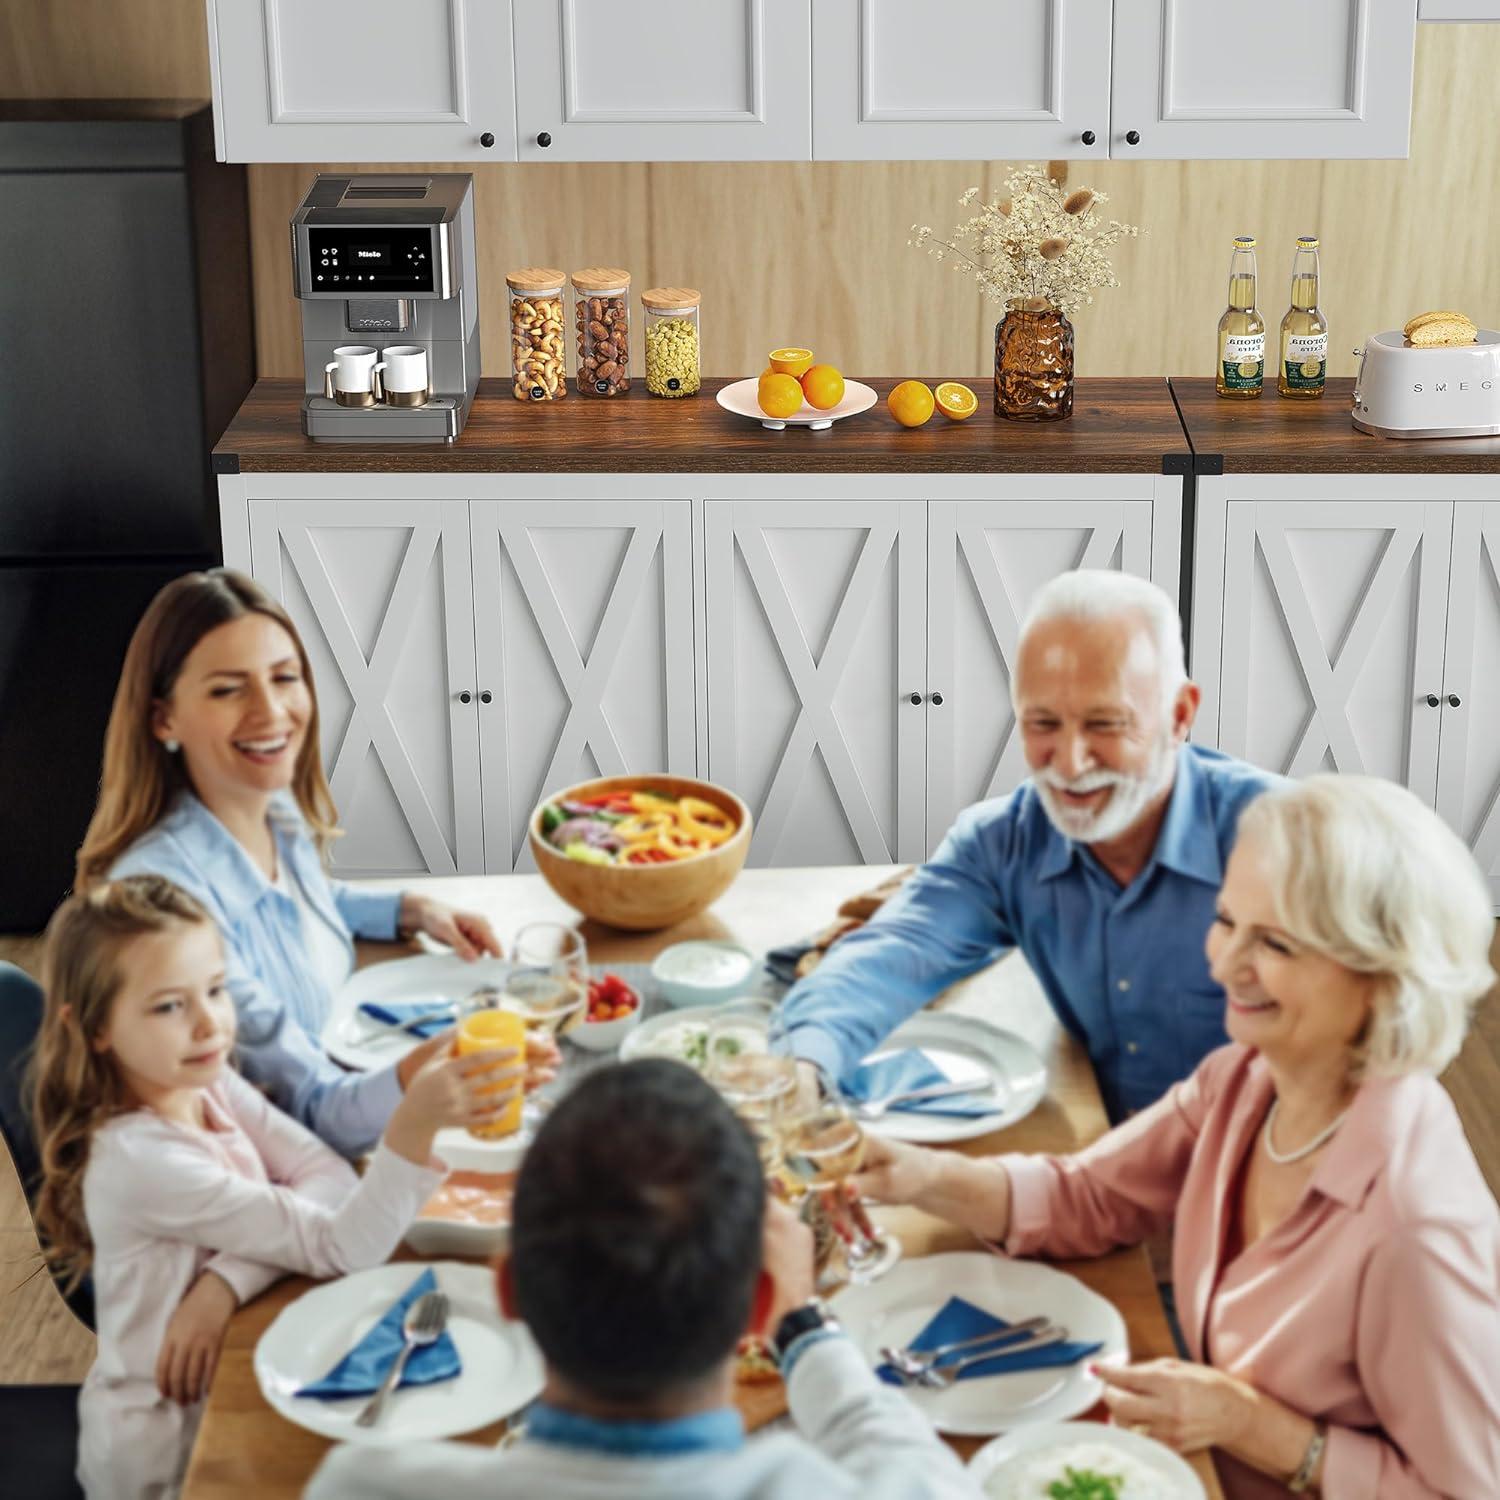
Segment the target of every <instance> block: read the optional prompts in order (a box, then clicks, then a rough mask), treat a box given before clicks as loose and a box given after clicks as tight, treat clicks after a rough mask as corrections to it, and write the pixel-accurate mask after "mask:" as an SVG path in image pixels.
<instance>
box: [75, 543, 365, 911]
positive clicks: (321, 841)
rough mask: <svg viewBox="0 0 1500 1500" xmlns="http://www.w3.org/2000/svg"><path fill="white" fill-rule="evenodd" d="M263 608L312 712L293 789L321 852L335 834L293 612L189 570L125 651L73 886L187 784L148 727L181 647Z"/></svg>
mask: <svg viewBox="0 0 1500 1500" xmlns="http://www.w3.org/2000/svg"><path fill="white" fill-rule="evenodd" d="M250 614H260V615H265V616H267V617H268V618H269V619H272V620H275V622H276V623H277V624H278V625H280V626H281V628H282V629H283V630H285V631H286V633H287V634H288V635H289V636H291V638H292V644H293V645H294V646H295V647H296V648H297V657H298V660H299V661H300V662H301V663H302V677H303V680H304V681H305V682H306V683H307V693H308V699H309V701H310V703H311V712H310V713H309V715H308V720H307V736H306V738H305V740H304V741H303V744H302V750H301V752H300V753H299V755H298V757H297V765H296V768H295V769H294V770H293V772H292V793H293V795H294V796H295V797H296V799H297V806H298V807H299V808H300V809H301V811H302V816H303V818H304V819H306V821H307V826H308V828H309V830H310V831H311V833H312V836H313V840H314V842H315V843H316V844H317V846H318V849H319V851H320V852H321V853H323V854H325V855H326V853H327V851H328V846H329V844H330V843H331V842H332V840H333V839H335V838H337V837H338V827H337V824H338V814H337V812H336V810H335V808H334V805H333V794H332V793H331V792H330V791H329V790H328V781H327V778H326V777H325V776H324V774H323V760H322V756H321V754H320V752H319V735H318V696H317V692H316V690H315V688H314V686H313V674H312V664H311V663H310V662H309V661H308V659H307V651H306V648H305V647H304V646H303V644H302V638H301V637H300V636H299V635H298V634H297V627H296V626H295V625H293V624H292V619H291V616H290V615H288V614H287V612H286V611H285V610H284V609H283V608H282V607H281V606H280V605H279V604H278V603H277V602H276V601H275V600H274V599H273V598H272V597H271V596H270V595H269V594H268V593H266V591H265V590H264V589H263V588H261V586H260V585H259V584H258V583H256V582H255V581H254V579H251V578H246V577H245V575H244V574H243V573H236V572H234V571H233V570H232V569H230V568H213V569H210V570H209V571H208V572H207V573H186V574H184V575H183V576H182V577H181V578H174V579H173V580H172V582H171V583H169V584H167V586H166V587H165V588H163V589H162V590H161V592H160V593H158V594H157V596H156V597H155V598H154V599H153V600H152V601H151V603H150V604H149V605H148V606H147V609H146V613H145V614H144V615H142V616H141V621H140V624H139V625H137V626H136V627H135V634H134V635H132V636H131V638H130V646H129V649H128V650H127V651H126V652H125V665H124V667H123V668H122V669H121V671H120V683H119V686H118V687H117V688H116V689H115V701H114V706H113V707H112V708H111V709H110V714H109V728H108V729H107V730H106V731H105V735H104V767H103V771H102V772H101V775H100V782H99V802H98V805H97V806H96V807H95V809H94V816H93V819H92V820H91V821H90V823H89V827H88V832H87V833H86V834H84V836H83V845H82V847H81V848H80V849H79V851H78V865H77V870H76V872H75V874H74V887H75V889H77V890H80V891H86V890H87V889H88V888H89V887H90V886H91V885H93V884H95V883H96V882H98V881H100V880H103V879H104V878H105V877H106V876H107V875H108V874H109V871H110V867H111V866H112V865H113V864H114V862H115V861H116V860H117V859H118V858H119V857H120V856H121V855H122V854H123V853H124V852H125V851H126V850H127V849H128V848H129V847H130V846H131V845H132V844H133V843H134V842H135V841H136V840H137V839H138V838H139V837H140V836H141V835H142V834H143V833H145V832H146V831H147V829H149V828H153V827H155V825H156V824H157V823H158V822H159V821H160V820H161V818H162V816H163V814H165V812H166V811H167V809H168V808H169V807H170V806H171V804H172V799H173V798H174V797H175V796H176V795H177V793H178V791H180V790H181V789H182V788H184V787H187V786H188V785H189V782H188V777H187V772H186V770H185V769H184V767H183V764H182V757H181V756H180V755H174V754H171V753H169V752H168V750H167V749H166V747H165V746H164V745H163V744H162V743H161V741H160V740H158V739H157V737H156V736H155V734H153V733H152V730H151V721H152V717H153V715H154V712H155V709H156V706H157V705H158V704H159V703H165V702H167V701H168V700H169V699H170V698H171V696H172V690H173V689H174V687H175V686H176V684H177V678H178V674H179V673H180V672H181V671H182V664H183V663H184V662H185V661H186V660H187V658H188V654H189V653H190V652H191V651H192V649H193V647H195V646H196V645H197V644H198V642H199V641H201V640H202V639H203V637H204V636H206V635H207V634H208V633H209V631H211V630H215V629H217V628H218V627H219V626H220V625H225V624H228V623H229V622H230V621H231V620H239V619H243V618H244V617H245V616H246V615H250Z"/></svg>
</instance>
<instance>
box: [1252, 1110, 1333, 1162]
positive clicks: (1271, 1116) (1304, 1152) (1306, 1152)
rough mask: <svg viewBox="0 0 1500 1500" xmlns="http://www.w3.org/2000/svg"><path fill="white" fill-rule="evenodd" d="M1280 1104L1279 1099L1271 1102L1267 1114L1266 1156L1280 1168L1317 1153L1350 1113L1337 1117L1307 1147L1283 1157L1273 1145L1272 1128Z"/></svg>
mask: <svg viewBox="0 0 1500 1500" xmlns="http://www.w3.org/2000/svg"><path fill="white" fill-rule="evenodd" d="M1280 1103H1281V1100H1279V1099H1273V1100H1272V1101H1271V1108H1270V1109H1269V1110H1268V1111H1267V1113H1266V1128H1265V1141H1266V1155H1267V1156H1269V1157H1270V1158H1271V1160H1272V1161H1274V1162H1275V1163H1276V1165H1277V1166H1278V1167H1285V1166H1287V1165H1289V1164H1290V1163H1292V1162H1294V1161H1301V1160H1302V1158H1303V1157H1304V1156H1311V1155H1312V1154H1313V1152H1314V1151H1316V1150H1317V1149H1318V1147H1319V1146H1321V1145H1322V1144H1323V1143H1324V1142H1325V1141H1326V1140H1328V1139H1329V1137H1330V1136H1332V1134H1333V1133H1334V1131H1335V1130H1337V1129H1338V1128H1339V1126H1340V1125H1342V1124H1343V1123H1344V1119H1345V1116H1347V1115H1348V1113H1349V1111H1348V1110H1347V1109H1346V1110H1344V1111H1343V1113H1342V1114H1339V1115H1336V1116H1335V1117H1334V1118H1333V1119H1332V1120H1330V1121H1329V1122H1328V1124H1327V1125H1326V1126H1324V1128H1323V1129H1322V1130H1320V1131H1319V1132H1318V1133H1317V1134H1316V1135H1315V1136H1314V1137H1313V1138H1312V1139H1311V1140H1310V1141H1309V1142H1308V1143H1307V1144H1306V1145H1305V1146H1301V1147H1299V1148H1298V1149H1297V1150H1296V1151H1288V1152H1286V1153H1285V1154H1284V1155H1283V1154H1282V1153H1281V1152H1280V1151H1278V1150H1277V1149H1276V1147H1275V1146H1273V1145H1272V1144H1271V1127H1272V1126H1273V1125H1274V1124H1275V1122H1276V1109H1277V1106H1278V1105H1279V1104H1280Z"/></svg>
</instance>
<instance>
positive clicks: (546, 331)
mask: <svg viewBox="0 0 1500 1500" xmlns="http://www.w3.org/2000/svg"><path fill="white" fill-rule="evenodd" d="M567 279H568V278H567V277H566V276H565V275H564V274H563V272H561V271H554V270H552V269H550V268H549V267H547V266H527V267H526V268H525V269H524V270H520V271H512V272H511V273H510V274H509V275H508V276H507V277H506V278H505V284H506V286H507V287H508V288H509V289H510V389H511V394H512V395H513V396H514V397H515V398H516V400H517V401H557V400H560V399H561V398H562V397H563V396H566V395H567V394H568V382H567V378H566V374H565V371H564V369H563V339H564V333H563V326H564V325H563V286H564V285H565V284H566V282H567Z"/></svg>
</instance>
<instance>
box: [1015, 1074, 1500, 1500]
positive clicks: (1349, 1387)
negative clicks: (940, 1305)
mask: <svg viewBox="0 0 1500 1500" xmlns="http://www.w3.org/2000/svg"><path fill="white" fill-rule="evenodd" d="M1273 1093H1274V1090H1273V1086H1272V1082H1271V1077H1270V1073H1269V1071H1268V1069H1267V1068H1266V1065H1265V1063H1264V1061H1263V1060H1261V1058H1260V1057H1259V1056H1258V1055H1257V1054H1256V1053H1254V1052H1252V1051H1251V1050H1249V1049H1248V1048H1245V1047H1240V1046H1228V1047H1221V1048H1220V1049H1219V1050H1217V1051H1216V1052H1213V1053H1210V1054H1209V1056H1208V1057H1207V1058H1205V1059H1204V1061H1203V1062H1202V1064H1201V1065H1200V1066H1199V1067H1198V1069H1197V1071H1196V1072H1194V1073H1193V1074H1192V1076H1191V1077H1190V1078H1188V1079H1187V1080H1186V1081H1185V1082H1183V1083H1180V1084H1178V1085H1177V1086H1176V1087H1174V1088H1173V1089H1172V1090H1171V1091H1170V1092H1169V1093H1167V1094H1166V1096H1165V1097H1163V1098H1162V1099H1161V1100H1159V1101H1158V1102H1157V1103H1156V1104H1154V1105H1152V1106H1151V1108H1150V1109H1147V1110H1144V1111H1142V1112H1141V1113H1140V1114H1138V1115H1136V1116H1135V1117H1134V1118H1133V1119H1131V1120H1129V1121H1127V1122H1126V1123H1125V1124H1123V1125H1121V1126H1120V1127H1119V1128H1118V1129H1116V1130H1112V1131H1111V1132H1110V1133H1109V1134H1108V1135H1106V1136H1104V1137H1103V1138H1102V1139H1101V1140H1099V1141H1097V1142H1096V1143H1095V1144H1094V1145H1093V1146H1090V1147H1089V1148H1088V1149H1087V1150H1085V1151H1081V1152H1079V1153H1078V1154H1077V1155H1075V1156H1066V1157H1025V1156H1006V1157H1004V1158H1003V1160H1004V1163H1005V1166H1006V1167H1007V1169H1008V1170H1009V1173H1010V1178H1011V1184H1012V1192H1013V1204H1012V1217H1011V1228H1010V1234H1009V1236H1008V1238H1007V1239H1006V1241H1005V1249H1006V1250H1007V1251H1008V1252H1009V1253H1011V1254H1013V1255H1036V1254H1043V1255H1052V1256H1081V1255H1099V1254H1103V1253H1104V1252H1105V1251H1107V1250H1110V1249H1113V1248H1115V1247H1117V1246H1119V1245H1125V1244H1132V1243H1136V1242H1139V1241H1141V1240H1143V1239H1145V1238H1147V1237H1148V1236H1150V1235H1152V1234H1155V1233H1158V1232H1160V1231H1162V1230H1165V1229H1167V1228H1168V1227H1170V1228H1171V1229H1172V1231H1173V1252H1172V1279H1173V1283H1174V1286H1175V1291H1176V1298H1177V1312H1178V1316H1179V1318H1180V1320H1181V1323H1182V1331H1183V1336H1184V1338H1185V1339H1186V1341H1187V1346H1188V1350H1189V1352H1190V1353H1191V1354H1192V1356H1193V1358H1194V1359H1196V1360H1200V1361H1203V1362H1206V1363H1208V1364H1212V1365H1214V1366H1215V1367H1217V1368H1218V1369H1221V1370H1224V1371H1226V1372H1227V1373H1228V1374H1231V1375H1234V1376H1236V1377H1238V1378H1240V1379H1242V1380H1245V1381H1247V1382H1248V1383H1249V1384H1251V1385H1253V1386H1255V1387H1256V1388H1257V1389H1258V1390H1261V1391H1263V1392H1265V1393H1266V1394H1267V1395H1269V1396H1272V1397H1274V1398H1275V1399H1276V1400H1278V1401H1280V1402H1282V1403H1283V1404H1284V1405H1286V1406H1289V1407H1291V1408H1293V1409H1294V1410H1296V1411H1299V1412H1301V1413H1303V1414H1304V1415H1306V1416H1308V1417H1310V1418H1315V1419H1318V1420H1321V1421H1324V1422H1326V1423H1327V1424H1328V1447H1327V1452H1326V1455H1325V1458H1324V1469H1323V1481H1322V1494H1323V1496H1324V1497H1325V1500H1375V1497H1378V1500H1417V1497H1423V1500H1429V1497H1433V1496H1451V1497H1455V1500H1477V1497H1480V1496H1489V1495H1493V1494H1495V1493H1496V1485H1497V1484H1500V1210H1497V1209H1496V1205H1495V1200H1494V1198H1493V1197H1492V1196H1491V1194H1490V1191H1489V1188H1488V1187H1487V1186H1486V1184H1485V1181H1484V1178H1483V1177H1482V1176H1481V1175H1480V1172H1479V1168H1478V1166H1477V1164H1476V1163H1475V1161H1474V1155H1473V1152H1472V1151H1471V1150H1470V1149H1469V1143H1468V1141H1467V1139H1466V1138H1465V1137H1464V1133H1463V1128H1462V1126H1461V1125H1460V1124H1459V1121H1458V1116H1457V1113H1456V1112H1455V1111H1454V1108H1453V1105H1452V1102H1451V1101H1450V1100H1449V1098H1448V1095H1447V1094H1446V1092H1445V1091H1444V1090H1443V1088H1442V1086H1441V1085H1440V1084H1439V1083H1438V1082H1437V1081H1436V1079H1433V1078H1428V1077H1419V1076H1412V1077H1406V1078H1397V1079H1381V1080H1376V1081H1371V1082H1368V1083H1366V1084H1364V1085H1362V1086H1361V1087H1360V1089H1359V1091H1358V1093H1357V1094H1356V1096H1355V1099H1354V1103H1353V1104H1352V1106H1351V1107H1350V1110H1349V1114H1348V1116H1347V1118H1346V1119H1345V1121H1344V1123H1343V1125H1342V1126H1340V1128H1339V1131H1338V1133H1337V1134H1336V1135H1335V1136H1334V1138H1333V1140H1332V1142H1331V1144H1330V1145H1329V1147H1328V1148H1327V1150H1326V1151H1325V1153H1324V1155H1323V1158H1322V1160H1321V1161H1320V1162H1319V1163H1318V1165H1317V1167H1316V1169H1315V1170H1314V1172H1313V1175H1312V1178H1311V1179H1310V1181H1309V1183H1308V1185H1307V1187H1306V1188H1305V1189H1304V1191H1303V1193H1302V1196H1301V1197H1300V1198H1299V1199H1298V1201H1297V1204H1296V1206H1295V1207H1294V1208H1293V1210H1292V1212H1291V1213H1290V1215H1288V1217H1287V1218H1286V1219H1284V1220H1283V1221H1282V1222H1281V1223H1280V1224H1278V1225H1276V1226H1275V1228H1273V1229H1272V1230H1271V1231H1270V1232H1269V1233H1267V1234H1266V1235H1264V1236H1263V1237H1262V1238H1261V1239H1259V1240H1257V1241H1256V1242H1255V1243H1254V1244H1253V1245H1251V1246H1250V1247H1249V1248H1248V1249H1246V1250H1244V1251H1243V1252H1241V1253H1240V1254H1239V1255H1237V1256H1235V1258H1234V1259H1233V1260H1230V1261H1229V1262H1228V1263H1227V1264H1226V1263H1225V1260H1224V1246H1225V1242H1226V1236H1227V1235H1228V1234H1229V1231H1230V1229H1231V1226H1232V1224H1233V1222H1234V1215H1235V1212H1236V1207H1237V1203H1236V1198H1235V1193H1236V1191H1237V1187H1236V1184H1237V1182H1238V1181H1239V1179H1240V1173H1241V1167H1242V1164H1243V1163H1244V1162H1245V1161H1246V1159H1247V1153H1248V1152H1249V1151H1250V1150H1252V1149H1254V1148H1255V1145H1256V1142H1257V1141H1258V1139H1259V1136H1260V1132H1261V1129H1262V1127H1263V1125H1264V1124H1265V1118H1266V1112H1267V1110H1268V1109H1269V1108H1270V1105H1271V1100H1272V1097H1273ZM1215 1461H1216V1463H1217V1465H1218V1468H1219V1474H1220V1478H1221V1479H1222V1481H1223V1483H1224V1488H1225V1490H1226V1492H1227V1493H1228V1495H1230V1496H1231V1497H1232V1500H1268V1497H1271V1496H1278V1495H1280V1496H1284V1495H1286V1494H1287V1493H1288V1491H1287V1489H1286V1486H1285V1484H1284V1482H1283V1481H1282V1480H1281V1479H1273V1478H1270V1477H1268V1476H1266V1475H1264V1474H1261V1473H1260V1472H1258V1471H1257V1470H1255V1469H1252V1468H1250V1467H1249V1466H1248V1465H1245V1464H1243V1463H1240V1462H1239V1461H1237V1460H1236V1459H1233V1458H1231V1457H1230V1456H1229V1455H1227V1454H1225V1453H1222V1452H1218V1451H1216V1452H1215Z"/></svg>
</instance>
